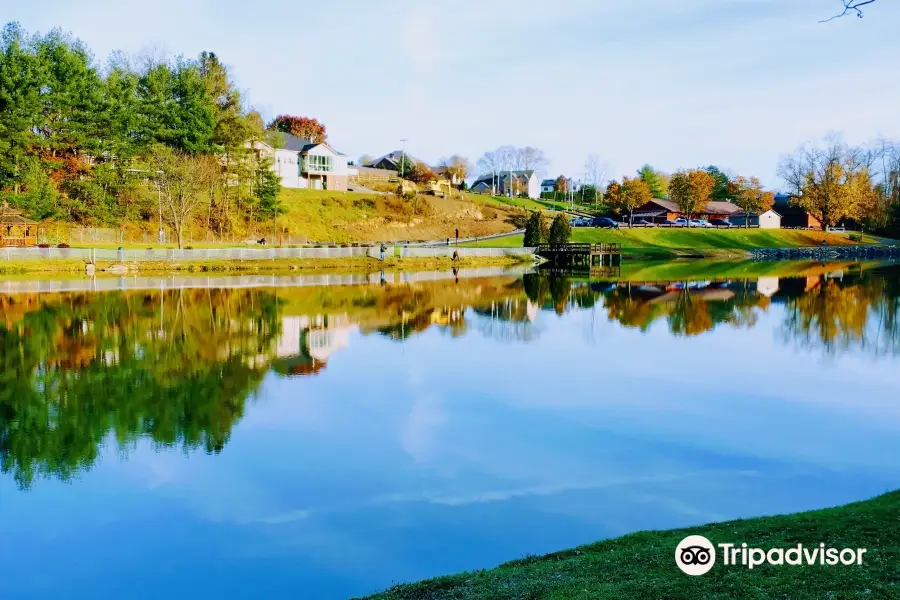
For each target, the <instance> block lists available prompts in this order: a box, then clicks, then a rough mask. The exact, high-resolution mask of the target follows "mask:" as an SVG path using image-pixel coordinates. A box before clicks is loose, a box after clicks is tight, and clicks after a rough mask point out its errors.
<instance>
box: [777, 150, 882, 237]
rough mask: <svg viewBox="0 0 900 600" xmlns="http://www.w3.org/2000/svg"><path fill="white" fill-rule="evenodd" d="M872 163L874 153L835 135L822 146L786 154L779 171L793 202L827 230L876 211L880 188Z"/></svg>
mask: <svg viewBox="0 0 900 600" xmlns="http://www.w3.org/2000/svg"><path fill="white" fill-rule="evenodd" d="M871 164H872V155H871V153H869V152H867V151H865V150H863V149H861V148H856V147H851V146H849V145H847V144H846V143H845V142H844V141H843V140H842V139H841V138H840V137H839V136H835V135H832V136H828V137H826V138H825V140H824V144H823V145H821V146H816V145H813V144H807V145H805V146H803V147H801V148H800V149H799V150H797V151H796V152H795V153H794V154H792V155H790V156H787V157H785V158H784V159H783V160H782V161H781V164H780V165H779V167H778V174H779V175H780V176H781V178H782V179H784V180H785V181H786V182H787V183H788V185H789V186H790V188H791V190H792V192H793V195H794V199H793V202H794V204H795V205H797V206H800V207H801V208H803V209H804V210H806V211H807V212H808V213H809V214H810V215H812V216H813V217H815V218H816V219H817V220H818V221H819V222H820V223H821V224H822V229H827V228H828V227H831V226H833V225H836V224H837V223H838V222H839V221H840V220H841V219H843V218H846V217H849V218H853V219H863V218H865V217H866V216H868V211H871V210H873V205H874V204H875V201H874V197H875V195H876V194H877V190H876V189H875V186H874V184H873V181H872V177H871V174H870V167H871Z"/></svg>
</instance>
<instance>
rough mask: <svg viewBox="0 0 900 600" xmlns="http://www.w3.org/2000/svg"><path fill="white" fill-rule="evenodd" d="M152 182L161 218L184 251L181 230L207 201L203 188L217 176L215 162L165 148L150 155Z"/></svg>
mask: <svg viewBox="0 0 900 600" xmlns="http://www.w3.org/2000/svg"><path fill="white" fill-rule="evenodd" d="M150 164H151V166H152V168H153V172H154V180H155V183H156V186H157V189H158V190H159V193H160V197H161V200H162V202H163V215H164V218H165V219H166V220H167V221H168V223H169V224H170V225H171V227H172V229H173V230H174V231H175V236H176V239H177V240H178V248H183V247H184V229H185V226H186V225H187V224H189V223H190V220H191V219H192V218H193V217H194V215H196V214H197V212H198V211H199V209H200V208H201V206H202V204H203V203H204V202H205V201H208V200H209V196H208V195H207V194H206V190H207V184H208V182H209V181H210V180H211V179H214V178H216V177H217V176H218V171H219V169H220V167H219V163H218V161H217V160H216V159H215V158H214V157H211V156H190V155H188V154H186V153H184V152H179V151H177V150H173V149H171V148H167V147H165V146H157V147H155V148H154V149H153V150H152V153H151V155H150Z"/></svg>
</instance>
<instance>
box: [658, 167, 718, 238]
mask: <svg viewBox="0 0 900 600" xmlns="http://www.w3.org/2000/svg"><path fill="white" fill-rule="evenodd" d="M715 187H716V180H715V178H713V176H712V175H710V174H709V173H707V172H706V171H701V170H699V169H690V170H688V171H678V172H677V173H675V174H674V175H672V179H671V181H669V198H670V199H671V200H672V201H673V202H675V204H677V205H678V208H679V209H680V210H681V212H682V213H684V217H685V219H687V224H688V227H690V225H691V221H690V220H691V217H692V216H693V215H694V213H696V212H700V211H702V210H703V209H704V208H706V205H707V204H709V201H710V195H711V194H712V191H713V188H715Z"/></svg>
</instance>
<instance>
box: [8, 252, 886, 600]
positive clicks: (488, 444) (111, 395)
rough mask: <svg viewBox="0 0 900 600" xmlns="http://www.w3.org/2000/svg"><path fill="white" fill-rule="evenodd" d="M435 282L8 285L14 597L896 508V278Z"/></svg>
mask: <svg viewBox="0 0 900 600" xmlns="http://www.w3.org/2000/svg"><path fill="white" fill-rule="evenodd" d="M442 277H444V278H443V279H436V280H434V281H428V280H427V278H420V279H419V280H410V279H409V278H406V279H407V280H406V281H404V278H403V277H400V276H393V275H391V276H389V277H388V278H387V279H386V280H385V282H384V283H381V281H380V280H378V281H376V282H374V283H367V284H364V285H352V282H351V284H348V285H329V286H318V285H301V284H302V283H303V282H302V281H298V280H297V278H294V279H280V278H277V277H276V278H267V280H268V283H267V281H263V280H260V281H258V282H256V285H247V283H246V281H243V282H241V283H240V285H239V286H234V287H216V286H217V285H218V284H216V283H215V282H214V283H213V284H211V285H209V284H208V285H199V283H198V282H194V283H193V284H192V283H191V282H190V281H188V282H187V283H185V282H183V281H182V282H180V283H179V284H178V285H177V286H175V287H180V288H181V289H169V288H171V287H172V286H173V285H174V283H173V282H174V279H173V280H172V281H167V280H160V281H159V282H156V283H153V284H152V286H151V285H150V284H147V285H137V284H130V283H129V281H128V280H121V284H122V285H121V286H120V287H123V288H126V289H121V290H115V289H113V290H110V291H91V290H84V291H54V292H46V291H40V292H29V291H27V290H28V289H29V288H28V282H24V283H23V282H21V281H19V282H12V283H11V284H10V285H11V286H13V287H16V286H18V287H16V289H22V290H24V291H22V292H16V293H5V294H0V471H2V472H0V598H4V599H7V598H15V599H31V598H47V597H57V598H73V599H79V600H80V599H95V598H122V599H124V598H128V599H131V598H140V599H149V598H172V599H174V598H199V597H209V598H249V597H253V598H304V599H306V598H323V599H330V598H347V597H352V596H359V595H364V594H367V593H372V592H375V591H377V590H379V589H382V588H385V587H388V586H390V585H391V584H393V583H397V582H405V581H412V580H417V579H421V578H426V577H431V576H436V575H441V574H448V573H452V572H457V571H461V570H471V569H479V568H487V567H493V566H496V565H498V564H500V563H502V562H505V561H509V560H513V559H516V558H520V557H523V556H526V555H530V554H543V553H547V552H551V551H555V550H561V549H564V548H567V547H571V546H575V545H579V544H584V543H589V542H593V541H597V540H599V539H602V538H608V537H614V536H620V535H623V534H626V533H629V532H633V531H636V530H641V529H660V528H672V527H685V526H691V525H697V524H701V523H707V522H711V521H721V520H725V519H732V518H737V517H753V516H759V515H769V514H775V513H788V512H796V511H803V510H808V509H814V508H822V507H827V506H834V505H839V504H844V503H848V502H852V501H856V500H862V499H866V498H869V497H872V496H874V495H877V494H880V493H883V492H886V491H889V490H893V489H896V488H898V487H900V462H898V461H897V456H900V401H898V398H900V395H898V393H897V390H898V388H900V368H898V361H900V268H898V267H897V266H891V265H881V266H878V265H870V264H866V265H860V264H853V263H845V264H829V265H822V264H817V263H790V264H783V265H779V264H767V263H766V264H725V265H716V264H712V263H702V262H693V263H690V262H688V263H672V264H659V265H649V266H643V265H635V266H626V267H625V272H624V273H623V272H601V273H595V274H593V275H590V274H580V275H579V274H564V273H557V274H534V273H528V274H524V275H523V274H518V273H502V274H497V275H490V276H485V275H481V274H478V273H462V274H460V275H459V276H457V277H453V276H452V275H448V274H442ZM85 281H87V280H81V281H80V283H79V282H78V281H77V280H76V281H75V282H69V283H66V282H62V283H61V284H46V285H44V284H41V285H38V284H35V286H34V289H48V288H50V287H54V288H56V289H74V288H78V286H79V285H81V286H84V284H85ZM97 281H101V280H97ZM109 281H112V282H119V280H109ZM157 284H158V286H157ZM194 284H197V285H199V287H194ZM295 284H296V285H295ZM90 285H91V286H93V287H92V289H97V285H96V284H95V283H91V284H90ZM118 285H119V283H114V284H112V285H109V286H107V287H114V286H118ZM223 285H230V284H229V283H228V282H224V283H223ZM67 286H68V288H67ZM153 286H157V289H149V288H151V287H153ZM100 287H101V288H102V287H103V286H100ZM129 287H136V288H143V289H127V288H129ZM8 289H12V288H8Z"/></svg>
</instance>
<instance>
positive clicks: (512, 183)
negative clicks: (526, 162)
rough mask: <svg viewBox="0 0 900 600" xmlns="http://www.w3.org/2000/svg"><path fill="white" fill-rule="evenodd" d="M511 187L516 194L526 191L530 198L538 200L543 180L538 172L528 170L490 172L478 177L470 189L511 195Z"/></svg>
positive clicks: (478, 192) (477, 191)
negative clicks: (539, 177)
mask: <svg viewBox="0 0 900 600" xmlns="http://www.w3.org/2000/svg"><path fill="white" fill-rule="evenodd" d="M510 187H512V191H513V193H514V195H518V194H521V193H526V194H527V195H528V197H529V198H531V199H533V200H537V199H538V198H540V197H541V181H540V180H539V179H538V176H537V173H535V172H534V171H532V170H530V169H529V170H527V171H502V172H500V173H497V174H493V173H488V174H487V175H482V176H481V177H479V178H478V179H476V180H475V181H474V182H473V183H472V185H471V186H470V187H469V189H470V190H471V191H472V192H475V193H476V194H491V193H494V194H497V195H500V196H506V195H509V192H510Z"/></svg>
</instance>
